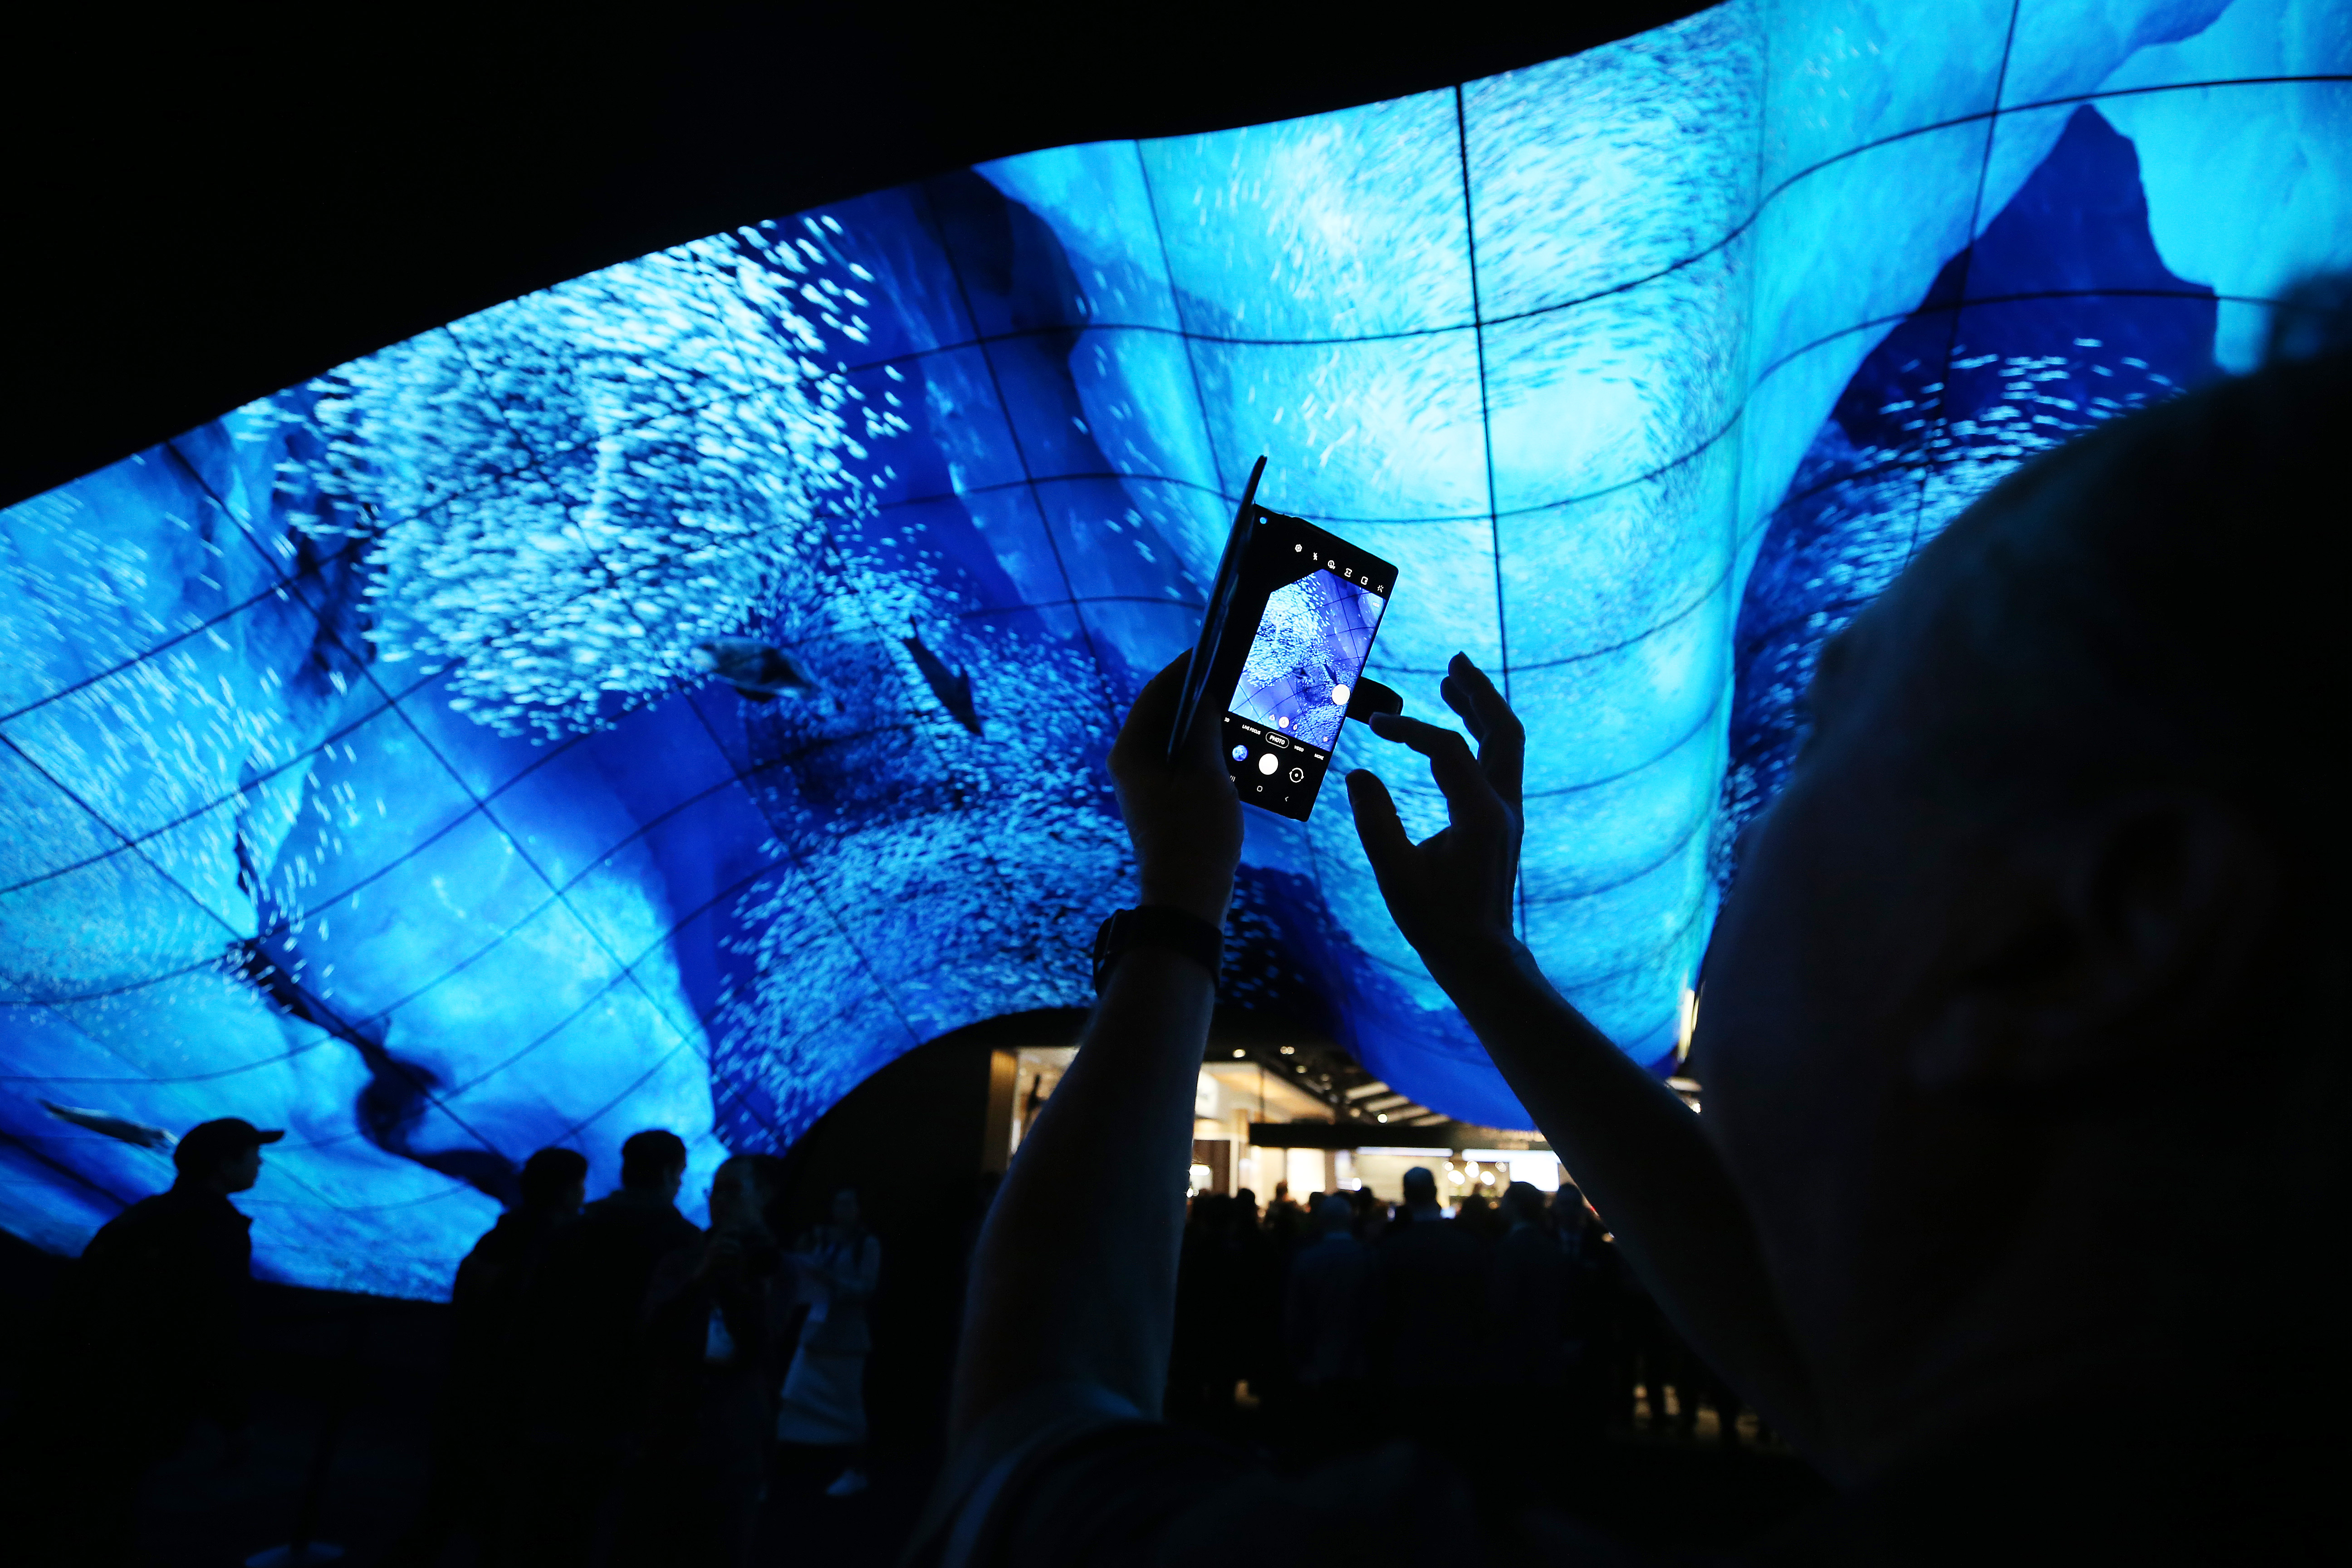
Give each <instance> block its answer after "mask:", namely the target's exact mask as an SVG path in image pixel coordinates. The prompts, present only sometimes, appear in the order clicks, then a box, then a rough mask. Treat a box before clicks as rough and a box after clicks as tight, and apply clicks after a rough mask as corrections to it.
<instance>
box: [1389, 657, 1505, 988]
mask: <svg viewBox="0 0 2352 1568" xmlns="http://www.w3.org/2000/svg"><path fill="white" fill-rule="evenodd" d="M1447 670H1448V673H1447V675H1446V677H1445V679H1444V682H1443V684H1441V685H1440V686H1439V688H1438V692H1439V694H1440V695H1441V696H1443V697H1444V699H1445V705H1446V706H1447V707H1449V708H1451V709H1453V710H1454V712H1456V713H1458V714H1460V715H1461V716H1462V721H1463V723H1464V724H1465V725H1466V726H1468V728H1469V731H1470V733H1471V734H1473V735H1475V736H1476V737H1477V739H1478V754H1477V755H1476V756H1475V757H1474V756H1472V755H1471V754H1470V747H1469V745H1468V744H1467V743H1466V742H1465V741H1464V740H1463V739H1462V737H1461V736H1460V735H1458V734H1456V733H1454V731H1451V730H1441V729H1439V728H1438V727H1437V726H1436V725H1434V724H1424V723H1423V722H1422V721H1420V720H1418V719H1407V718H1405V717H1403V716H1402V714H1395V713H1381V714H1376V715H1374V716H1373V719H1372V721H1371V726H1372V732H1373V733H1374V734H1376V735H1378V736H1380V737H1381V739H1382V740H1387V741H1398V742H1402V743H1403V744H1405V745H1408V746H1410V747H1412V749H1413V750H1414V751H1416V752H1420V753H1421V754H1422V755H1423V756H1424V757H1427V758H1428V759H1429V771H1430V774H1431V776H1432V777H1433V778H1434V779H1435V780H1436V781H1437V787H1438V788H1439V789H1440V790H1442V791H1444V795H1445V806H1446V814H1447V816H1448V817H1449V818H1450V821H1451V825H1450V826H1447V827H1446V828H1444V830H1443V831H1441V832H1439V833H1437V834H1435V835H1434V836H1433V837H1429V838H1427V839H1424V840H1423V842H1421V843H1419V844H1415V843H1414V842H1412V839H1411V838H1410V837H1407V835H1406V833H1405V830H1404V824H1403V823H1402V822H1401V821H1399V820H1398V818H1397V809H1396V802H1395V801H1394V800H1392V799H1391V798H1390V796H1389V792H1388V786H1387V785H1386V784H1382V783H1381V781H1380V779H1379V777H1378V776H1377V775H1375V774H1373V773H1370V772H1369V771H1368V770H1366V769H1362V768H1359V769H1357V770H1356V771H1355V772H1354V773H1349V775H1348V800H1349V804H1350V805H1353V806H1354V807H1355V810H1356V833H1357V835H1358V837H1360V838H1362V839H1363V841H1364V854H1365V856H1366V857H1367V858H1370V861H1371V863H1372V875H1373V876H1375V877H1377V878H1378V879H1380V884H1381V897H1382V898H1384V899H1386V900H1388V906H1389V913H1390V915H1391V917H1393V918H1394V919H1395V921H1396V923H1397V929H1398V930H1399V931H1402V932H1404V937H1405V940H1406V941H1407V942H1411V943H1412V945H1413V949H1414V951H1415V952H1419V953H1420V954H1421V957H1422V962H1423V963H1426V964H1428V965H1429V972H1430V973H1431V975H1432V976H1433V977H1434V978H1435V979H1436V981H1437V982H1438V984H1441V985H1443V984H1447V983H1448V979H1449V976H1450V975H1452V974H1454V973H1458V972H1459V971H1460V969H1461V968H1462V966H1463V965H1464V964H1465V963H1470V962H1472V961H1474V960H1475V959H1477V958H1479V957H1483V956H1487V955H1490V954H1492V953H1494V952H1497V951H1499V950H1502V949H1505V948H1507V947H1508V946H1509V945H1510V944H1511V942H1513V941H1514V940H1515V938H1514V937H1513V935H1512V930H1511V892H1512V889H1513V887H1514V886H1515V885H1516V883H1517V879H1518V870H1519V774H1520V771H1521V767H1522V764H1523V763H1524V761H1525V758H1526V753H1527V731H1525V730H1523V729H1522V728H1520V725H1519V721H1518V716H1517V714H1515V713H1513V712H1512V711H1511V709H1510V705H1509V704H1508V703H1507V702H1505V701H1504V700H1503V694H1502V693H1501V692H1499V691H1497V690H1496V689H1495V683H1494V682H1493V681H1491V680H1489V679H1486V674H1485V673H1484V672H1483V671H1481V670H1480V669H1479V668H1478V667H1477V666H1476V665H1475V664H1472V663H1471V662H1470V660H1469V658H1468V657H1467V656H1466V655H1463V654H1458V653H1457V654H1455V655H1454V660H1453V663H1452V664H1451V665H1449V666H1448V667H1447Z"/></svg>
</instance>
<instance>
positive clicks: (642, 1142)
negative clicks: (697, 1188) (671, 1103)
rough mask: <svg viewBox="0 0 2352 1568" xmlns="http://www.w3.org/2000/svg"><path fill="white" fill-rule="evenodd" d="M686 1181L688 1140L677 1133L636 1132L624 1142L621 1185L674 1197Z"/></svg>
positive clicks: (656, 1130)
mask: <svg viewBox="0 0 2352 1568" xmlns="http://www.w3.org/2000/svg"><path fill="white" fill-rule="evenodd" d="M685 1181H686V1142H685V1141H684V1140H683V1139H681V1138H679V1137H678V1135H677V1133H675V1132H664V1131H660V1130H659V1129H655V1130H653V1131H646V1132H638V1133H633V1134H632V1135H631V1136H630V1138H629V1140H628V1142H625V1143H623V1144H622V1145H621V1185H623V1186H625V1187H626V1188H628V1189H629V1190H630V1191H631V1192H635V1193H653V1194H657V1195H659V1196H661V1197H665V1198H675V1197H676V1196H677V1189H678V1188H679V1187H680V1186H681V1185H683V1184H685Z"/></svg>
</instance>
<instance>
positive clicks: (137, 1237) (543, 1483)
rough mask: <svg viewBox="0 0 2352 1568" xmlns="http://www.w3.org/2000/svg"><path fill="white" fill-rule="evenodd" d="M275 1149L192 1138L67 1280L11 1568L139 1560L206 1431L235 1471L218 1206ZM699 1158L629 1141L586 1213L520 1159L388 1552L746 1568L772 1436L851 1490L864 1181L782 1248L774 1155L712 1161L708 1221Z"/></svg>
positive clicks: (856, 1481)
mask: <svg viewBox="0 0 2352 1568" xmlns="http://www.w3.org/2000/svg"><path fill="white" fill-rule="evenodd" d="M282 1136H283V1134H282V1133H279V1132H276V1131H261V1130H259V1129H257V1128H255V1127H253V1126H251V1125H250V1124H249V1123H247V1122H244V1121H235V1120H229V1121H214V1122H206V1123H205V1124H204V1125H203V1126H201V1127H198V1128H196V1129H194V1131H191V1132H190V1133H189V1134H188V1135H187V1136H186V1137H185V1138H184V1139H182V1140H181V1141H180V1142H179V1145H178V1148H177V1150H176V1151H175V1155H174V1158H175V1162H176V1164H177V1166H178V1171H179V1177H178V1180H177V1181H176V1182H175V1183H174V1184H173V1187H172V1188H171V1190H170V1191H168V1192H165V1193H162V1194H157V1195H155V1196H153V1197H151V1198H147V1199H144V1200H142V1202H140V1203H138V1204H135V1205H131V1207H130V1208H128V1209H126V1210H125V1211H123V1213H122V1214H121V1215H118V1216H117V1217H116V1218H115V1219H114V1220H112V1221H111V1222H110V1223H109V1224H108V1225H106V1226H104V1227H103V1228H101V1229H100V1232H99V1233H98V1235H97V1237H95V1238H94V1239H93V1240H92V1241H91V1242H90V1244H89V1247H88V1248H86V1249H85V1251H84V1253H83V1256H82V1258H80V1259H79V1261H78V1262H77V1263H76V1265H75V1266H74V1267H73V1268H71V1269H70V1270H68V1274H67V1276H66V1278H65V1281H64V1284H63V1287H62V1289H61V1290H60V1291H59V1293H58V1299H57V1300H55V1301H54V1302H53V1303H52V1305H51V1309H50V1310H49V1312H48V1314H47V1318H46V1319H45V1321H44V1331H43V1334H42V1339H43V1341H44V1345H43V1351H44V1352H45V1353H43V1354H41V1355H39V1356H37V1358H36V1359H35V1360H34V1362H33V1365H32V1373H31V1375H30V1376H29V1378H28V1380H27V1384H26V1388H25V1389H24V1390H23V1392H22V1394H21V1395H20V1398H19V1403H18V1409H17V1413H16V1414H17V1419H16V1422H15V1423H14V1424H13V1425H14V1431H13V1433H12V1441H11V1444H10V1449H11V1455H10V1465H9V1468H10V1471H11V1480H12V1483H13V1493H14V1495H12V1496H11V1497H10V1499H9V1501H10V1503H11V1505H12V1506H11V1516H12V1523H11V1545H12V1547H13V1548H14V1549H16V1551H19V1552H22V1553H23V1556H22V1558H21V1559H20V1560H22V1561H25V1562H28V1563H48V1562H58V1563H63V1562H84V1563H113V1562H120V1561H127V1560H129V1559H130V1557H131V1552H132V1545H133V1543H132V1537H131V1520H132V1518H133V1514H134V1507H133V1504H134V1502H135V1499H136V1496H137V1492H138V1489H139V1486H140V1482H141V1480H142V1477H143V1475H144V1473H145V1472H146V1471H147V1470H148V1469H149V1468H152V1466H153V1465H154V1464H155V1463H157V1462H159V1461H160V1460H162V1459H163V1458H167V1457H169V1456H170V1455H171V1454H172V1453H173V1451H174V1450H176V1449H177V1448H178V1447H180V1446H181V1445H182V1444H183V1443H184V1441H185V1440H186V1438H187V1436H188V1434H189V1430H190V1427H191V1426H192V1424H193V1423H194V1422H195V1421H197V1420H199V1419H205V1420H209V1421H211V1422H212V1423H214V1424H215V1425H216V1426H218V1427H219V1428H220V1429H221V1431H222V1432H224V1433H225V1434H226V1436H227V1439H228V1447H229V1453H230V1457H231V1459H232V1461H233V1462H234V1461H235V1460H236V1459H238V1458H241V1449H242V1447H243V1441H244V1439H243V1433H244V1428H245V1425H246V1405H247V1396H246V1390H245V1384H246V1373H245V1356H244V1347H243V1345H242V1343H241V1342H240V1318H241V1315H242V1311H243V1308H244V1297H245V1294H246V1291H247V1287H248V1286H249V1283H250V1259H251V1244H250V1240H249V1237H248V1232H249V1228H250V1226H251V1221H250V1220H249V1219H248V1218H247V1216H246V1215H243V1214H241V1213H240V1212H238V1210H237V1209H236V1207H235V1206H234V1205H232V1204H230V1203H229V1201H228V1197H229V1194H233V1193H238V1192H243V1191H246V1190H247V1189H249V1188H250V1187H252V1185H253V1184H254V1183H255V1181H256V1180H257V1178H258V1176H259V1174H260V1170H261V1154H260V1150H261V1147H262V1145H263V1144H265V1143H268V1142H275V1141H276V1140H277V1139H278V1138H280V1137H282ZM686 1165H687V1151H686V1145H685V1143H684V1142H682V1141H681V1140H679V1139H678V1138H677V1136H676V1135H675V1134H673V1133H670V1132H666V1131H645V1132H639V1133H637V1134H636V1135H635V1136H634V1137H632V1138H630V1139H628V1140H627V1141H626V1142H625V1143H624V1144H623V1145H622V1146H621V1182H620V1185H619V1186H618V1187H617V1188H616V1189H615V1190H614V1192H612V1193H611V1194H607V1195H605V1196H604V1197H601V1198H598V1199H596V1200H595V1201H594V1202H593V1203H591V1202H586V1201H585V1199H586V1196H587V1192H586V1186H587V1180H588V1161H587V1160H586V1158H585V1157H584V1156H583V1155H582V1154H580V1153H579V1152H576V1151H574V1150H571V1149H564V1148H550V1149H542V1150H541V1151H539V1152H537V1153H535V1154H533V1155H532V1156H531V1157H530V1159H529V1160H528V1161H527V1162H525V1163H524V1164H523V1166H522V1169H521V1172H520V1183H519V1193H518V1194H517V1201H516V1202H515V1203H514V1205H512V1206H511V1207H510V1208H509V1210H508V1211H507V1213H506V1214H505V1215H502V1216H501V1217H500V1218H499V1222H498V1224H497V1225H496V1226H493V1227H492V1228H491V1229H490V1231H489V1232H488V1234H486V1235H485V1236H483V1237H482V1238H481V1239H480V1240H479V1241H478V1243H477V1244H476V1245H475V1247H474V1248H473V1250H472V1251H471V1252H469V1253H468V1254H467V1257H466V1258H465V1261H464V1262H463V1263H462V1264H461V1265H460V1266H459V1268H458V1269H457V1278H456V1280H455V1284H454V1288H453V1290H452V1295H451V1317H450V1339H449V1352H448V1360H447V1365H446V1376H445V1378H444V1379H443V1382H442V1385H441V1393H440V1397H439V1403H438V1407H437V1409H436V1413H435V1420H434V1436H433V1455H432V1471H431V1482H430V1489H429V1493H428V1495H427V1497H426V1499H425V1503H424V1506H423V1508H422V1509H421V1510H420V1511H419V1513H418V1515H417V1517H416V1519H415V1522H414V1524H413V1525H412V1527H411V1528H410V1529H409V1530H408V1531H407V1532H406V1534H405V1535H404V1538H403V1539H402V1541H401V1542H399V1543H398V1545H397V1547H396V1549H395V1551H394V1559H393V1560H394V1561H395V1562H405V1563H431V1562H435V1561H437V1560H439V1559H440V1557H441V1556H442V1554H443V1552H445V1550H446V1549H448V1548H449V1547H450V1546H451V1545H452V1543H453V1542H463V1543H464V1549H465V1550H467V1551H470V1552H472V1553H473V1560H475V1561H478V1562H482V1563H501V1564H504V1563H516V1564H540V1563H544V1564H551V1565H552V1564H562V1565H565V1568H578V1565H583V1564H604V1563H678V1564H703V1563H709V1564H736V1563H742V1562H744V1561H746V1560H747V1558H748V1556H749V1554H750V1552H751V1548H752V1543H753V1540H754V1531H755V1529H756V1526H757V1522H758V1518H759V1510H760V1506H761V1500H762V1499H763V1497H764V1496H765V1494H766V1491H767V1489H768V1485H769V1479H770V1475H771V1468H772V1463H773V1460H774V1458H775V1455H776V1451H777V1450H778V1449H779V1447H792V1446H797V1447H801V1448H803V1449H805V1450H807V1451H809V1452H811V1453H812V1454H816V1455H820V1456H830V1457H832V1458H834V1460H835V1463H836V1464H842V1465H843V1468H841V1470H840V1474H839V1475H838V1476H837V1477H836V1478H835V1480H834V1483H833V1486H832V1487H831V1489H830V1490H831V1491H832V1492H833V1493H834V1495H836V1496H845V1495H848V1494H850V1493H853V1492H855V1491H856V1490H858V1489H862V1488H863V1487H864V1485H865V1484H866V1482H865V1476H864V1472H863V1471H862V1469H861V1468H859V1466H860V1460H861V1449H862V1446H863V1444H864V1443H865V1440H866V1406H865V1400H864V1392H863V1384H864V1372H865V1363H866V1355H867V1352H869V1351H870V1349H871V1348H872V1339H871V1335H870V1333H869V1331H868V1328H867V1321H866V1319H867V1310H868V1307H869V1305H870V1303H871V1301H872V1300H873V1297H874V1294H875V1290H876V1288H877V1282H878V1279H879V1275H880V1268H881V1247H880V1243H879V1242H878V1241H877V1239H876V1237H874V1236H873V1235H872V1234H870V1233H869V1232H868V1231H867V1230H866V1227H865V1226H864V1225H863V1224H862V1223H861V1220H860V1215H859V1209H858V1203H857V1195H856V1193H855V1192H853V1191H849V1190H847V1189H844V1190H842V1191H839V1192H837V1193H835V1194H833V1209H832V1215H831V1219H830V1222H829V1223H827V1224H824V1225H821V1226H815V1227H814V1228H813V1229H810V1230H808V1231H805V1232H803V1234H802V1235H801V1236H800V1237H797V1238H796V1239H795V1241H794V1242H793V1244H792V1245H791V1246H789V1247H788V1246H787V1245H786V1244H785V1243H784V1242H783V1241H782V1240H781V1239H780V1238H781V1237H783V1236H785V1235H786V1234H787V1231H786V1228H785V1226H784V1224H783V1223H782V1214H781V1202H782V1192H783V1181H782V1172H783V1162H782V1160H781V1159H779V1158H776V1157H774V1156H770V1155H762V1154H748V1155H738V1156H735V1157H734V1158H731V1159H730V1160H727V1161H726V1162H724V1163H721V1164H720V1165H719V1168H718V1171H717V1172H716V1173H715V1174H714V1176H713V1178H712V1181H711V1185H710V1190H709V1214H710V1225H709V1228H708V1229H703V1228H698V1227H697V1226H695V1225H693V1224H692V1223H691V1222H690V1221H688V1219H687V1218H686V1217H685V1216H684V1215H681V1214H680V1213H679V1212H678V1209H677V1195H678V1192H679V1190H680V1187H681V1185H682V1184H683V1182H684V1179H685V1173H686Z"/></svg>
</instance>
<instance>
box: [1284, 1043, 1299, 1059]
mask: <svg viewBox="0 0 2352 1568" xmlns="http://www.w3.org/2000/svg"><path fill="white" fill-rule="evenodd" d="M1282 1054H1283V1055H1284V1056H1286V1057H1295V1056H1297V1054H1298V1047H1297V1046H1285V1047H1282Z"/></svg>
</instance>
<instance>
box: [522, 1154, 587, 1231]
mask: <svg viewBox="0 0 2352 1568" xmlns="http://www.w3.org/2000/svg"><path fill="white" fill-rule="evenodd" d="M521 1186H522V1206H523V1207H525V1208H527V1209H530V1210H532V1211H533V1212H535V1213H541V1214H564V1215H570V1214H578V1213H579V1212H580V1205H581V1202H582V1200H583V1199H584V1198H586V1197H587V1195H588V1157H587V1156H586V1155H584V1154H583V1153H581V1152H579V1151H578V1150H576V1149H541V1151H539V1152H537V1153H536V1154H533V1155H532V1156H531V1157H530V1159H528V1160H525V1161H524V1162H523V1163H522V1178H521Z"/></svg>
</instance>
